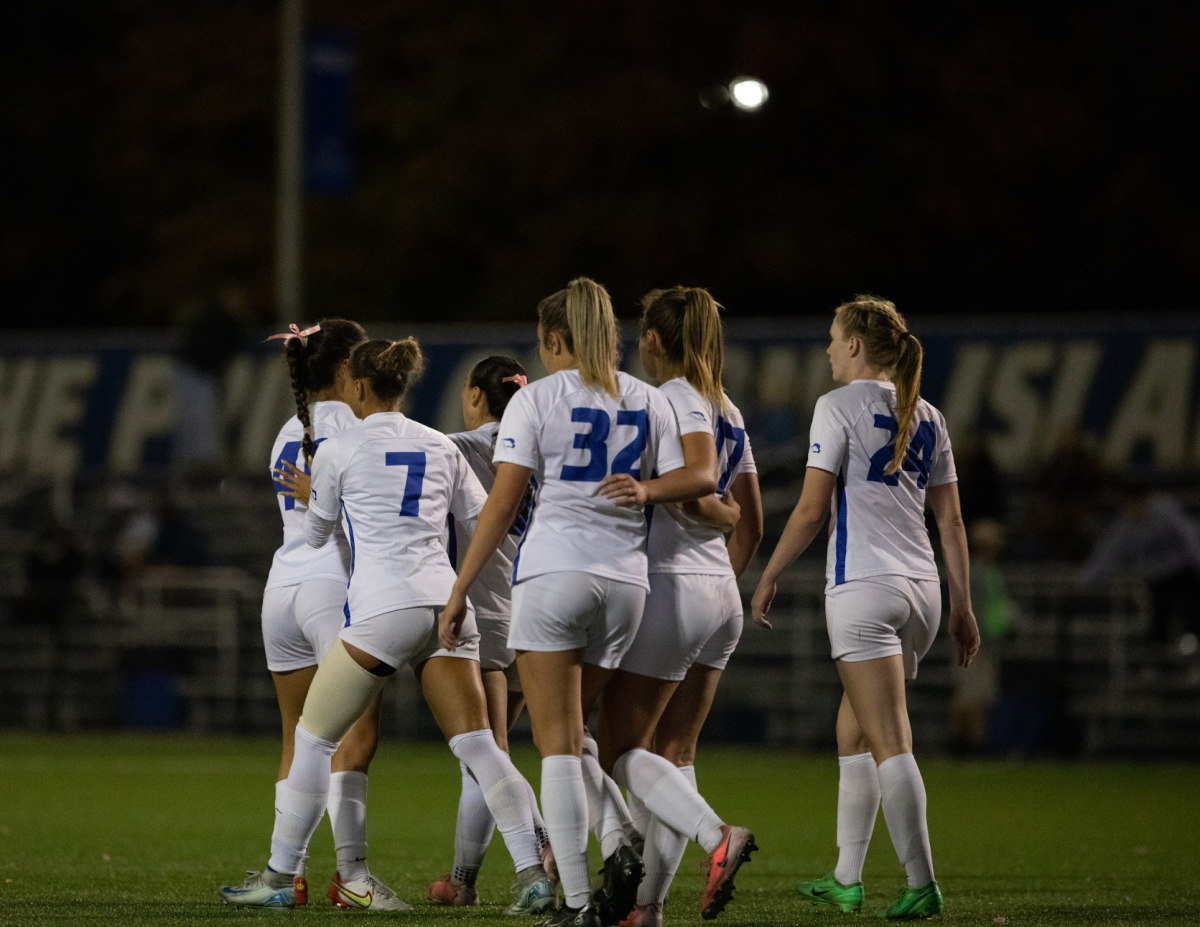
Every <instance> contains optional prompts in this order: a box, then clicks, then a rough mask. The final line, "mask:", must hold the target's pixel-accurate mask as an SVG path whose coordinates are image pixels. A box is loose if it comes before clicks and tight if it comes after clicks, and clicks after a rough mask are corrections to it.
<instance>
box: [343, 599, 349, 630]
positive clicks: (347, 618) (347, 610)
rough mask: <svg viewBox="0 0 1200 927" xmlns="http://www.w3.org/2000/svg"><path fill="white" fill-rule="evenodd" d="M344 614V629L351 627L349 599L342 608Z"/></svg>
mask: <svg viewBox="0 0 1200 927" xmlns="http://www.w3.org/2000/svg"><path fill="white" fill-rule="evenodd" d="M342 614H343V615H345V616H346V623H345V624H344V625H342V627H343V628H348V627H350V600H349V599H347V600H346V603H345V604H344V605H343V606H342Z"/></svg>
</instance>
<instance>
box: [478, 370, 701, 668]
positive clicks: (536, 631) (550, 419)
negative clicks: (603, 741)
mask: <svg viewBox="0 0 1200 927" xmlns="http://www.w3.org/2000/svg"><path fill="white" fill-rule="evenodd" d="M617 387H618V398H616V399H614V398H613V397H612V396H610V395H608V393H606V392H604V391H603V390H598V389H592V388H590V387H588V386H586V385H585V384H584V382H583V380H582V378H581V377H580V374H579V371H578V370H563V371H559V372H558V373H555V374H552V375H551V376H548V377H545V378H543V379H541V380H538V381H537V382H535V383H531V384H529V386H526V387H525V388H523V389H521V390H519V391H518V392H517V393H516V395H514V396H513V398H512V399H511V400H510V401H509V404H508V408H507V409H505V412H504V418H503V421H501V423H500V430H499V434H498V439H499V440H498V441H497V444H496V453H495V457H494V460H495V462H496V463H497V464H500V463H513V464H518V465H519V466H522V467H528V468H530V469H532V470H533V471H534V473H535V475H536V478H537V482H538V489H537V493H536V496H535V501H534V506H533V511H532V513H531V515H530V518H529V527H528V529H527V531H526V533H525V536H524V538H522V541H521V546H520V549H519V551H518V555H517V560H516V562H515V564H514V566H513V577H514V579H513V582H514V585H513V615H512V625H511V628H510V631H509V641H508V643H509V646H510V647H512V648H513V649H514V650H532V651H545V652H553V651H561V650H573V649H575V648H578V647H585V648H586V651H585V660H586V661H587V662H589V663H593V664H596V665H598V666H602V667H605V668H609V669H611V668H615V667H616V666H617V665H618V664H619V663H620V660H621V657H622V656H624V654H625V651H626V650H628V648H629V645H630V643H631V642H632V640H633V636H634V634H635V633H636V631H637V625H638V622H639V620H640V619H641V614H642V607H643V605H644V603H645V597H646V592H647V590H648V589H649V582H648V581H647V574H646V565H647V562H646V531H647V528H646V515H645V513H644V512H642V511H639V510H637V509H634V508H629V507H622V506H618V505H617V504H616V503H615V502H612V501H610V500H608V499H606V498H605V497H604V496H603V495H601V494H600V481H601V480H602V479H604V478H605V477H606V476H608V475H609V474H611V473H628V474H630V475H632V476H633V477H634V478H635V479H643V478H645V479H648V478H650V477H651V475H652V474H655V473H657V474H658V475H663V474H666V473H669V472H670V471H672V470H677V469H680V468H681V467H682V466H683V449H682V448H681V446H680V444H679V427H678V425H677V424H676V422H675V415H674V412H673V411H672V409H671V405H670V403H669V402H668V401H667V399H666V398H665V397H664V396H663V395H662V394H661V393H660V392H659V391H658V390H656V389H654V387H652V386H648V385H647V384H645V383H643V382H641V381H640V380H637V379H635V378H633V377H631V376H629V375H628V374H625V373H618V374H617Z"/></svg>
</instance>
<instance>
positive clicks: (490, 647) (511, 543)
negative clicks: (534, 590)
mask: <svg viewBox="0 0 1200 927" xmlns="http://www.w3.org/2000/svg"><path fill="white" fill-rule="evenodd" d="M499 431H500V423H499V422H485V423H484V424H482V425H480V426H479V427H478V428H476V429H475V430H474V431H463V432H459V433H457V434H452V435H447V437H448V438H449V439H450V440H451V441H453V442H454V444H455V445H456V446H457V447H458V449H459V450H460V451H462V453H463V456H464V457H465V458H466V459H467V463H468V464H469V465H470V467H471V470H472V472H473V473H474V474H475V476H477V477H478V478H479V482H480V483H481V484H482V486H483V488H484V491H485V492H491V491H492V485H493V484H494V483H495V482H496V465H495V464H494V463H492V455H493V454H494V453H495V450H496V435H497V433H498V432H499ZM530 501H532V497H530ZM528 517H529V513H528V512H527V511H521V512H518V513H517V518H516V521H515V522H514V523H513V526H512V528H510V529H509V532H508V534H507V535H506V536H505V538H504V540H503V541H501V542H500V546H499V548H497V550H496V553H494V554H493V555H492V557H491V559H490V560H488V562H487V565H486V566H485V567H484V568H483V571H482V572H481V573H480V574H479V578H478V579H476V580H475V582H474V583H473V584H472V585H471V589H470V591H469V592H468V594H467V595H468V598H470V600H471V604H472V605H474V606H475V622H476V624H477V625H478V627H479V665H480V668H481V669H485V670H503V669H508V668H509V667H511V666H512V665H513V661H514V660H515V659H516V656H517V655H516V653H515V651H513V650H512V648H510V647H509V646H508V622H509V618H510V616H511V615H512V570H513V561H514V560H516V559H517V545H518V542H519V540H520V538H521V535H522V534H524V532H525V526H526V522H527V519H528ZM451 522H452V523H451V530H452V532H453V533H452V535H451V538H450V554H451V556H450V562H451V565H452V566H454V567H455V568H457V567H458V562H457V561H458V559H460V558H461V557H463V556H464V555H465V554H466V552H467V547H468V546H469V545H470V543H471V536H470V534H469V533H468V532H467V531H466V529H465V528H464V526H463V525H461V524H459V523H458V522H455V521H453V519H452V520H451ZM513 678H514V679H515V674H514V675H513Z"/></svg>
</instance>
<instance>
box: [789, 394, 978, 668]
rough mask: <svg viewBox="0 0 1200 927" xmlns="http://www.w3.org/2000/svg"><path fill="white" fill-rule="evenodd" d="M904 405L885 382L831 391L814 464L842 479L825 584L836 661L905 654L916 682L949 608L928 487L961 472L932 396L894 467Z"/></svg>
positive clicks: (824, 401) (822, 402)
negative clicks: (928, 511)
mask: <svg viewBox="0 0 1200 927" xmlns="http://www.w3.org/2000/svg"><path fill="white" fill-rule="evenodd" d="M895 407H896V388H895V385H894V384H892V383H888V382H885V381H880V380H855V381H854V382H853V383H850V384H849V385H847V386H843V387H841V388H840V389H836V390H834V391H833V392H831V393H826V394H825V395H824V396H822V397H821V398H820V399H819V400H818V401H817V405H816V408H815V409H814V410H813V421H812V430H811V434H810V442H811V443H810V445H809V450H808V466H810V467H817V468H819V469H821V470H826V471H828V472H829V473H833V474H835V475H836V476H837V489H836V491H835V494H834V498H833V521H832V523H831V525H830V530H829V553H828V559H827V567H826V580H827V581H826V586H825V616H826V624H827V626H828V628H829V640H830V643H831V644H832V647H833V658H834V659H835V660H838V659H840V660H846V661H848V662H857V661H862V660H874V659H878V658H881V657H888V656H893V655H895V654H901V655H903V657H904V668H905V672H906V674H907V675H908V678H910V679H911V678H913V677H915V676H916V674H917V664H918V663H919V662H920V660H921V658H922V657H924V656H925V653H926V652H927V651H928V650H929V646H930V644H931V643H933V639H934V636H935V635H936V634H937V629H938V624H939V623H940V622H941V613H942V597H941V587H940V583H939V582H938V572H937V564H936V563H935V562H934V559H933V548H932V546H931V545H930V543H929V531H928V529H927V528H926V527H925V490H926V489H927V488H928V487H930V486H941V485H943V484H945V483H952V482H955V481H956V480H957V479H958V477H957V476H956V475H955V472H954V456H953V454H952V453H951V451H950V438H949V436H948V435H947V433H946V420H945V419H944V418H943V417H942V414H941V412H939V411H938V410H937V409H935V408H934V407H933V406H931V405H930V404H929V403H928V402H926V401H925V400H924V399H921V400H919V401H918V403H917V410H916V415H915V420H914V422H913V424H912V426H911V428H912V439H911V441H910V443H909V446H908V452H907V454H906V455H905V458H904V463H903V466H902V468H901V470H900V471H899V472H897V473H895V474H892V475H888V474H887V473H885V472H884V470H885V468H886V467H887V465H888V464H889V463H890V461H891V459H892V453H893V449H894V445H893V444H892V440H893V438H894V437H895V435H896V431H897V428H898V426H897V423H896V418H895V412H894V410H895Z"/></svg>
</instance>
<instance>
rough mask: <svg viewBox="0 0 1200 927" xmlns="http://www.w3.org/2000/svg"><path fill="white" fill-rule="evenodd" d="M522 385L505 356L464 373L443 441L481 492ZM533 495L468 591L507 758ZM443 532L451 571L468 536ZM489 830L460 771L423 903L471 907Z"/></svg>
mask: <svg viewBox="0 0 1200 927" xmlns="http://www.w3.org/2000/svg"><path fill="white" fill-rule="evenodd" d="M526 382H527V380H526V377H525V368H524V367H522V366H521V364H520V363H519V362H518V361H516V360H514V359H513V358H511V357H499V356H493V357H486V358H484V359H483V360H481V361H480V362H479V363H478V364H476V365H475V366H474V367H472V368H471V372H470V373H468V374H467V379H466V382H465V383H464V384H463V391H462V409H463V421H464V423H465V424H466V426H467V430H466V431H464V432H460V433H458V434H452V435H448V437H449V438H450V440H451V441H453V442H454V443H455V444H456V445H457V446H458V449H459V450H460V451H462V453H463V456H464V457H465V458H466V460H467V463H468V464H470V466H471V470H472V471H473V472H474V473H475V475H476V476H477V477H479V482H480V483H481V484H482V485H483V488H484V489H485V490H490V489H491V488H492V483H493V482H494V481H495V479H496V465H495V464H494V463H492V455H493V454H494V453H495V451H496V433H497V431H499V429H500V417H501V416H502V415H503V414H504V410H505V408H506V407H507V406H508V402H509V400H510V399H512V397H513V396H514V395H515V394H516V392H517V390H519V389H521V388H522V387H523V386H525V384H526ZM534 489H535V485H534V483H533V482H532V481H531V482H530V485H529V488H528V489H527V490H526V495H525V503H524V505H523V506H522V511H521V513H520V514H518V516H517V518H516V521H515V522H514V523H513V526H512V527H511V528H510V529H509V531H508V535H507V536H506V537H505V538H504V540H503V541H502V542H501V544H500V548H499V549H498V550H497V551H496V553H495V554H493V555H492V558H491V560H489V561H488V563H487V566H486V567H485V568H484V570H483V572H482V573H481V574H480V576H479V578H478V579H477V580H476V581H475V584H474V585H473V586H472V587H471V591H470V599H471V604H472V605H474V606H475V624H476V627H477V628H478V630H479V668H480V669H481V670H482V671H483V689H484V692H485V693H486V695H487V708H488V719H489V721H490V724H491V728H492V733H493V734H494V735H495V738H496V744H497V745H498V746H499V747H500V749H501V750H503V751H504V752H505V753H507V752H508V730H509V728H510V727H512V725H513V723H514V722H515V721H516V719H517V718H518V717H519V716H520V714H521V710H522V708H523V707H524V704H525V701H524V698H523V697H522V696H521V689H520V681H519V680H518V679H517V673H516V666H515V665H514V661H515V660H516V654H515V653H514V652H513V651H512V650H511V649H510V648H509V646H508V620H509V615H510V613H511V611H512V567H513V561H514V560H515V559H516V556H517V542H518V540H519V539H520V537H521V535H522V534H524V533H525V527H526V523H527V521H528V517H529V508H530V506H531V505H532V504H533V491H534ZM450 531H451V532H452V534H451V540H450V560H451V565H452V566H457V563H456V562H455V561H456V560H457V553H458V551H462V552H463V553H465V552H466V549H467V545H468V544H469V543H470V535H469V534H467V533H466V532H465V531H464V530H463V529H462V526H460V525H457V524H454V523H453V520H452V521H451V525H450ZM460 765H461V764H460ZM526 786H527V787H528V788H529V800H530V805H531V808H532V810H533V817H534V832H535V834H536V835H537V840H538V849H539V850H540V851H541V854H542V864H543V867H544V868H545V870H546V873H547V875H549V876H551V878H553V873H554V871H555V870H554V866H553V852H552V851H551V849H550V838H549V835H548V834H547V833H546V829H545V823H544V822H543V821H542V818H541V815H540V814H539V813H538V809H537V799H536V797H535V796H534V793H533V788H532V786H529V784H528V783H526ZM495 825H496V822H495V821H494V820H493V819H492V815H491V812H489V811H488V809H487V803H486V802H485V801H484V798H483V793H482V792H481V791H480V790H479V783H478V782H476V781H475V779H474V778H473V777H472V776H471V773H470V770H468V769H467V767H466V766H465V765H463V766H462V792H461V794H460V796H459V800H458V818H457V821H456V823H455V827H454V868H453V869H452V870H451V871H450V872H449V873H447V874H446V875H444V876H442V877H441V878H440V879H438V880H437V881H436V882H434V883H433V884H432V885H430V886H429V891H428V897H429V900H430V901H434V902H437V903H438V904H446V905H456V906H457V905H477V904H479V895H478V893H477V892H476V890H475V879H476V876H477V875H478V874H479V868H480V866H481V865H482V864H483V857H484V854H485V853H486V852H487V848H488V844H489V843H490V842H491V839H492V831H493V830H494V829H495ZM541 887H542V883H541V882H540V881H536V882H533V883H531V884H530V885H528V886H518V888H517V891H516V897H515V898H514V899H513V902H512V904H511V905H509V907H508V909H507V910H506V911H505V913H506V914H512V915H517V914H537V913H540V912H541V911H543V910H545V909H546V908H548V907H549V906H550V905H552V904H553V903H554V898H553V896H552V895H549V894H547V895H544V896H542V895H539V894H538V892H539V891H540V889H541Z"/></svg>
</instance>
